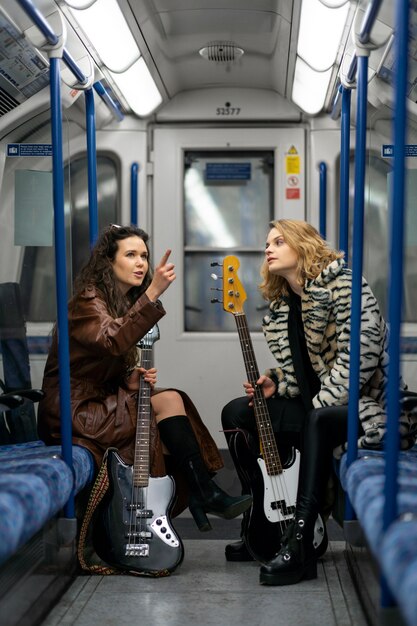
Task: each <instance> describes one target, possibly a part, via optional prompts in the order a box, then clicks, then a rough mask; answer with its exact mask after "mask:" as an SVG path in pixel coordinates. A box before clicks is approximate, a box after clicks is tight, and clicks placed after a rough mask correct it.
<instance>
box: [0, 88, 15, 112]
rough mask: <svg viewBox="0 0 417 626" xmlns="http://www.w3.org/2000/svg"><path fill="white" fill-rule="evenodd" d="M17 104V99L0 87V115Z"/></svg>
mask: <svg viewBox="0 0 417 626" xmlns="http://www.w3.org/2000/svg"><path fill="white" fill-rule="evenodd" d="M17 106H19V103H18V101H17V100H15V99H14V98H13V96H10V95H9V94H8V93H7V92H6V91H4V89H2V88H1V87H0V117H1V116H2V115H4V114H5V113H8V112H9V111H11V110H12V109H15V108H16V107H17Z"/></svg>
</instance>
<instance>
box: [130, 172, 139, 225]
mask: <svg viewBox="0 0 417 626" xmlns="http://www.w3.org/2000/svg"><path fill="white" fill-rule="evenodd" d="M138 173H139V164H138V163H132V165H131V166H130V223H131V224H134V226H138V225H139V222H138V220H139V213H138V193H139V189H138V185H139V177H138Z"/></svg>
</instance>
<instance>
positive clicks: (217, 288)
mask: <svg viewBox="0 0 417 626" xmlns="http://www.w3.org/2000/svg"><path fill="white" fill-rule="evenodd" d="M210 291H223V289H220V287H210Z"/></svg>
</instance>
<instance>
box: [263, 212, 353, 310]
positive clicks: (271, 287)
mask: <svg viewBox="0 0 417 626" xmlns="http://www.w3.org/2000/svg"><path fill="white" fill-rule="evenodd" d="M269 226H270V228H271V229H272V228H276V229H277V230H278V231H279V232H280V233H281V234H282V235H283V237H284V240H285V243H286V244H288V245H289V247H290V248H291V249H292V250H294V252H295V253H296V254H297V256H298V266H297V282H298V283H299V285H304V283H305V282H306V280H309V279H312V278H316V277H317V276H318V275H319V274H320V272H322V271H323V270H324V268H326V267H327V266H328V265H329V264H330V263H331V262H332V261H335V260H336V259H341V258H343V256H344V253H343V252H340V251H338V250H333V249H332V248H330V247H329V245H328V244H327V242H326V241H325V240H324V239H323V237H321V235H320V234H319V232H318V231H317V230H316V229H315V228H314V226H312V225H311V224H308V223H307V222H304V221H302V220H276V221H274V222H270V224H269ZM261 276H262V282H261V284H260V285H259V290H260V292H261V293H262V295H263V297H264V298H265V300H276V299H277V298H279V297H280V296H281V295H288V293H289V291H288V282H287V280H286V279H285V278H283V277H282V276H276V275H274V274H271V273H270V271H269V268H268V263H267V262H266V260H265V261H264V262H263V264H262V267H261Z"/></svg>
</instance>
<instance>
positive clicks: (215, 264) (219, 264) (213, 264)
mask: <svg viewBox="0 0 417 626" xmlns="http://www.w3.org/2000/svg"><path fill="white" fill-rule="evenodd" d="M210 265H211V267H221V265H222V264H221V263H218V262H217V261H213V262H212V263H210Z"/></svg>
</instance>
